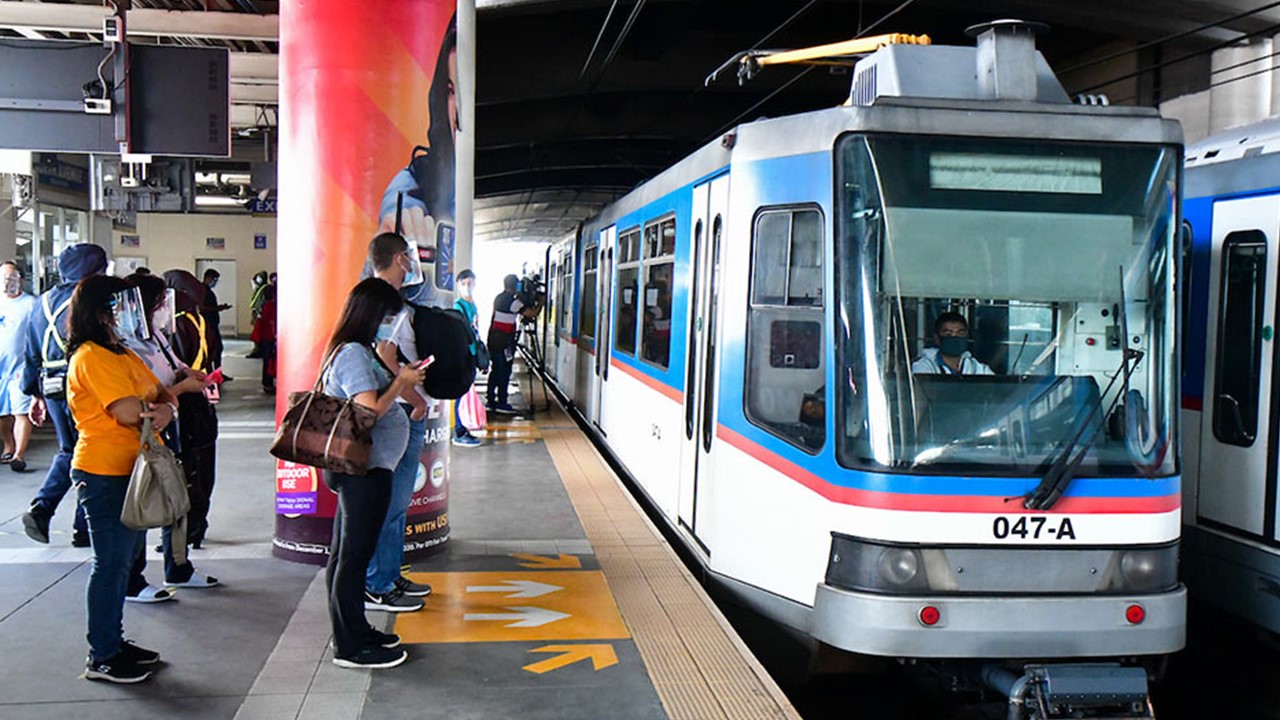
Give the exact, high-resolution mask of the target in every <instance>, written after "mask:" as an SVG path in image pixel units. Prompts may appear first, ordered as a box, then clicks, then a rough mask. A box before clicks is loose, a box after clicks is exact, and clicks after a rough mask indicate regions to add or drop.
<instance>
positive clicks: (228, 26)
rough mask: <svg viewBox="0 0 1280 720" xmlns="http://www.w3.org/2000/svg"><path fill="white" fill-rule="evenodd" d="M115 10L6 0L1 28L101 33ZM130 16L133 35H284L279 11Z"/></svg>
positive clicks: (0, 9) (140, 12)
mask: <svg viewBox="0 0 1280 720" xmlns="http://www.w3.org/2000/svg"><path fill="white" fill-rule="evenodd" d="M108 15H111V10H110V8H107V7H96V6H93V5H61V4H59V5H54V4H48V3H30V2H0V28H8V29H10V30H13V31H15V32H18V33H23V34H25V32H24V31H34V32H49V31H56V32H81V33H101V32H102V19H103V18H105V17H107V16H108ZM125 17H126V23H127V25H126V28H127V34H129V35H134V36H141V37H186V38H205V39H209V40H267V41H272V42H274V41H277V40H279V38H280V16H279V15H250V14H248V13H235V12H200V11H192V10H157V9H154V8H135V9H133V10H129V11H128V14H127V15H126V16H125Z"/></svg>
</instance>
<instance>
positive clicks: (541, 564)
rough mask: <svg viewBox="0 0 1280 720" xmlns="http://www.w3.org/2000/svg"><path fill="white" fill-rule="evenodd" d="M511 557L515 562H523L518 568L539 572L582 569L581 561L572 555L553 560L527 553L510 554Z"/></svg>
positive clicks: (552, 558)
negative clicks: (534, 569) (532, 569)
mask: <svg viewBox="0 0 1280 720" xmlns="http://www.w3.org/2000/svg"><path fill="white" fill-rule="evenodd" d="M511 557H513V558H515V559H517V560H524V562H522V563H519V565H520V567H527V568H538V569H540V570H555V569H563V568H580V567H582V561H581V560H579V559H578V558H577V557H574V556H573V555H561V556H559V557H558V558H554V557H546V556H545V555H531V554H529V553H511Z"/></svg>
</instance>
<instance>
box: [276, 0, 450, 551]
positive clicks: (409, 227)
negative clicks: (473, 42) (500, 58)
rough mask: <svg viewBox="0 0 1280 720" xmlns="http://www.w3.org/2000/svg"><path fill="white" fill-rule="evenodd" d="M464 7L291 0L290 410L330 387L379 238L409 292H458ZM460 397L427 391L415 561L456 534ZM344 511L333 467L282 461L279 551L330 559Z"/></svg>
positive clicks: (283, 114) (285, 265)
mask: <svg viewBox="0 0 1280 720" xmlns="http://www.w3.org/2000/svg"><path fill="white" fill-rule="evenodd" d="M462 1H463V2H469V1H470V0H462ZM456 17H457V0H443V1H433V0H324V2H305V1H304V2H292V3H282V4H281V8H280V44H281V45H280V95H281V109H280V146H279V160H278V163H277V167H278V168H279V181H280V197H281V198H282V199H284V200H285V202H282V203H281V204H280V208H279V215H278V235H277V241H276V244H277V247H278V261H279V264H280V268H281V271H280V280H279V288H280V290H279V300H278V307H279V313H280V315H281V317H282V318H289V320H288V322H281V323H280V330H279V340H278V343H279V355H278V379H277V386H278V387H279V392H278V395H277V404H276V417H277V420H279V418H280V417H282V416H283V414H284V411H285V409H286V408H287V406H288V397H289V395H290V393H293V392H299V391H306V390H310V389H311V388H312V387H313V386H314V385H315V383H316V376H317V373H318V371H319V369H320V367H321V365H322V364H323V362H324V359H325V349H326V346H327V344H328V342H329V338H330V336H331V334H332V333H333V332H334V329H335V327H336V326H337V325H338V322H339V318H340V317H341V316H342V313H343V308H344V305H345V304H346V301H347V297H348V293H349V291H350V290H351V289H352V288H353V287H354V286H355V285H356V283H358V282H359V281H360V280H361V279H362V278H365V277H368V276H369V275H370V274H372V272H373V269H372V265H371V264H370V263H369V261H368V248H369V243H370V241H371V240H372V239H373V238H374V237H375V236H376V235H378V234H379V233H383V232H398V233H400V234H401V235H403V236H404V238H405V240H407V241H408V244H409V248H410V251H409V253H408V254H407V255H408V256H409V257H410V260H411V263H412V264H413V266H414V267H413V268H411V269H409V271H408V272H406V274H405V284H404V286H403V287H402V288H401V294H402V296H403V297H404V298H405V299H406V300H408V301H409V302H412V303H415V304H419V305H436V306H451V305H452V303H453V277H454V273H455V272H456V269H455V268H454V267H453V258H454V256H455V243H456V241H457V240H460V239H457V238H455V227H456V220H455V212H456V210H455V208H456V203H455V187H456V179H455V151H454V146H455V139H456V136H457V132H458V108H457V102H456V92H457V84H458V66H457V56H458V52H457V48H458V42H459V38H458V34H457V29H456V25H457V20H456ZM467 42H470V40H469V39H468V40H467ZM400 266H401V267H403V264H401V265H400ZM459 269H460V268H459ZM451 408H452V405H451V403H449V402H448V401H434V400H432V401H430V402H429V403H428V408H427V413H426V420H425V422H426V437H425V442H424V444H423V446H422V449H421V453H420V454H419V455H418V467H417V474H416V478H415V482H414V486H413V496H412V498H411V500H410V502H409V509H408V514H407V518H406V523H405V525H406V527H405V550H406V556H405V557H406V560H412V559H414V558H415V557H421V556H423V555H426V554H429V553H431V552H432V551H434V550H438V549H440V548H442V547H443V546H444V543H445V542H446V541H447V540H448V537H449V525H448V524H449V518H448V491H449V483H448V478H449V440H450V435H451V432H450V420H451V415H452V410H451ZM392 412H400V410H398V409H393V410H392ZM336 509H337V496H336V495H335V494H334V493H333V492H332V491H331V490H330V489H329V488H328V487H327V486H326V484H325V481H324V476H323V473H322V472H318V471H314V469H312V468H309V467H307V466H299V465H294V464H292V463H286V462H283V461H278V462H277V468H276V533H275V539H274V545H275V554H276V555H277V556H278V557H283V558H286V559H289V560H296V561H300V562H314V563H323V562H325V561H326V559H327V554H328V547H329V542H330V538H331V535H332V528H333V518H334V515H335V513H336Z"/></svg>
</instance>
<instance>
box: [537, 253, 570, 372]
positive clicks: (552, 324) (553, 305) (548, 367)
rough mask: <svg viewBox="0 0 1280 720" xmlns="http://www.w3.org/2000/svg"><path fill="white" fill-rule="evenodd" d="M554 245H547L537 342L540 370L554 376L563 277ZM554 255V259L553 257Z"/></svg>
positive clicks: (558, 349)
mask: <svg viewBox="0 0 1280 720" xmlns="http://www.w3.org/2000/svg"><path fill="white" fill-rule="evenodd" d="M555 251H556V247H555V246H554V245H552V246H548V247H547V261H546V264H545V265H544V266H543V267H545V268H547V279H546V283H547V287H546V293H547V305H546V307H545V308H543V312H542V322H540V323H538V329H539V331H540V332H541V336H540V337H539V338H538V342H539V343H540V344H541V345H542V372H543V373H544V374H546V375H549V376H551V377H552V378H555V377H556V376H557V370H558V369H559V367H560V366H559V353H560V333H559V330H560V323H559V322H558V320H559V318H560V312H561V305H562V303H563V302H564V298H563V297H562V295H563V294H564V290H563V287H564V279H563V278H562V277H561V271H560V268H561V265H560V262H561V261H560V258H559V256H558V255H557V254H556V252H555ZM553 256H554V259H553Z"/></svg>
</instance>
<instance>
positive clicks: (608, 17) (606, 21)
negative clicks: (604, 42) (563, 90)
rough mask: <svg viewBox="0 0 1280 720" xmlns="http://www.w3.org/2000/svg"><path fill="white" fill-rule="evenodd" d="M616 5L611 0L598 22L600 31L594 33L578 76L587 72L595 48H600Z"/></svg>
mask: <svg viewBox="0 0 1280 720" xmlns="http://www.w3.org/2000/svg"><path fill="white" fill-rule="evenodd" d="M617 7H618V0H613V4H612V5H610V6H609V12H607V13H605V16H604V22H603V23H601V24H600V32H598V33H596V41H595V42H593V43H591V52H589V53H587V61H586V62H584V63H582V70H581V71H579V72H578V78H579V79H581V78H582V76H584V75H586V74H587V67H588V66H590V65H591V60H592V59H593V58H595V56H596V50H598V49H599V48H600V40H601V39H602V38H604V31H605V30H607V29H608V28H609V21H610V20H612V19H613V11H614V10H616V9H617Z"/></svg>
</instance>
